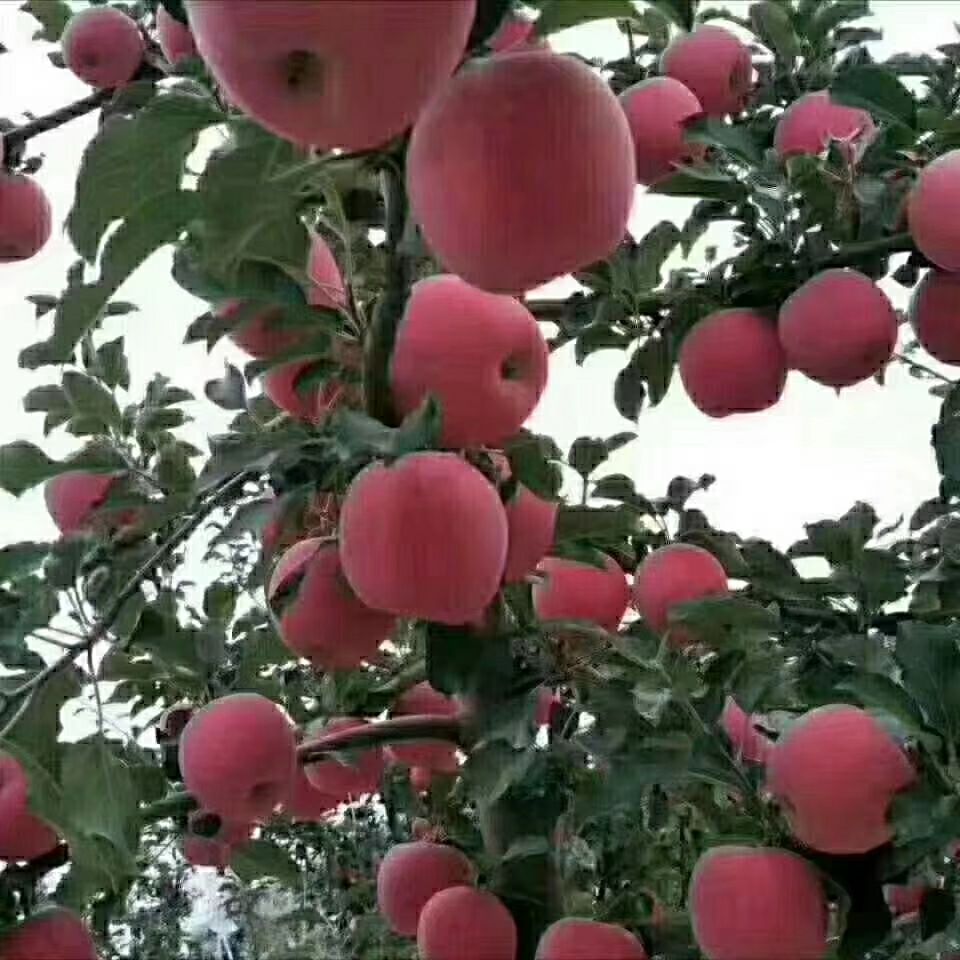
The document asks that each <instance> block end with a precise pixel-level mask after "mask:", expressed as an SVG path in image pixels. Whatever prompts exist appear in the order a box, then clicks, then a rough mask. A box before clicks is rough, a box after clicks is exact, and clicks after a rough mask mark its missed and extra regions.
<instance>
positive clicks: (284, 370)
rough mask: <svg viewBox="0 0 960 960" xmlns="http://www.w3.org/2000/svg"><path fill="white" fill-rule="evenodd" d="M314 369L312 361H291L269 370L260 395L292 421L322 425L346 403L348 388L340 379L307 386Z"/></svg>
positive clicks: (349, 393) (349, 396) (348, 397)
mask: <svg viewBox="0 0 960 960" xmlns="http://www.w3.org/2000/svg"><path fill="white" fill-rule="evenodd" d="M316 369H317V363H316V362H315V361H313V360H293V361H291V362H290V363H283V364H280V365H279V366H277V367H272V368H271V369H270V370H268V371H267V372H266V373H265V374H264V375H263V380H262V383H263V392H264V393H265V394H266V395H267V396H268V397H269V398H270V400H271V401H272V402H273V403H274V404H275V405H276V406H278V407H279V408H280V409H281V410H283V411H284V412H285V413H288V414H289V415H290V416H291V417H293V418H294V419H295V420H305V421H307V422H308V423H314V424H321V423H323V421H324V420H326V418H327V417H328V416H329V415H330V414H331V413H333V411H334V410H336V409H338V408H339V407H340V406H342V405H343V404H344V403H347V402H349V400H350V398H351V396H352V394H351V392H350V388H349V387H348V386H347V385H345V384H343V383H341V382H340V381H339V380H336V379H330V380H327V381H325V382H324V383H323V384H316V385H306V384H305V381H306V379H307V378H308V377H310V376H312V375H313V373H314V372H315V371H316Z"/></svg>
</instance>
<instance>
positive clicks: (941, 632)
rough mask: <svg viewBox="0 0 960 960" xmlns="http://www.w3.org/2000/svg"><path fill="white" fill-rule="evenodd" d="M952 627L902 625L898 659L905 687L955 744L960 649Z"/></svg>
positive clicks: (959, 712) (935, 726)
mask: <svg viewBox="0 0 960 960" xmlns="http://www.w3.org/2000/svg"><path fill="white" fill-rule="evenodd" d="M957 640H958V632H957V629H956V628H955V627H952V626H940V625H937V624H928V623H920V622H907V623H901V624H900V628H899V631H898V633H897V645H896V650H895V652H894V656H895V657H896V659H897V662H898V663H899V664H900V667H901V669H902V671H903V677H902V681H903V686H904V688H905V689H906V691H907V693H909V694H910V695H911V696H912V697H913V699H914V700H915V701H916V702H917V703H918V704H919V705H920V708H921V709H922V710H923V713H924V716H926V718H927V721H928V722H929V724H930V726H931V727H932V728H933V729H934V730H936V731H937V732H938V733H940V734H942V735H943V737H944V738H945V739H946V740H947V741H948V742H952V743H956V742H957V738H958V735H960V647H958V646H957Z"/></svg>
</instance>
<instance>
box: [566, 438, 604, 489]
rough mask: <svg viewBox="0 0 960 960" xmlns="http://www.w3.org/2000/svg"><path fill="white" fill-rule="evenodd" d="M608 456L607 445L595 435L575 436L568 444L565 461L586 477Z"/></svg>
mask: <svg viewBox="0 0 960 960" xmlns="http://www.w3.org/2000/svg"><path fill="white" fill-rule="evenodd" d="M608 456H609V453H608V451H607V445H606V443H604V441H603V440H600V439H599V438H597V437H577V439H576V440H574V441H573V443H572V444H571V445H570V451H569V452H568V453H567V463H569V464H570V466H571V467H573V469H574V470H576V471H577V473H579V474H580V476H581V477H583V478H584V479H586V478H587V477H589V476H590V474H591V473H593V471H594V470H596V469H597V467H599V466H600V464H602V463H604V462H605V461H606V459H607V457H608Z"/></svg>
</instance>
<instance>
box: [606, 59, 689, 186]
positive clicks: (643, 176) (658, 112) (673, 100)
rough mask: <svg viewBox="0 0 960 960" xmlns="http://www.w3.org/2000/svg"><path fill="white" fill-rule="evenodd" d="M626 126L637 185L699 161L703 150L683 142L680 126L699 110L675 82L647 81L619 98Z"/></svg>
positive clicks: (680, 84) (667, 79) (681, 127)
mask: <svg viewBox="0 0 960 960" xmlns="http://www.w3.org/2000/svg"><path fill="white" fill-rule="evenodd" d="M620 103H621V105H622V106H623V109H624V112H625V113H626V115H627V120H628V121H629V122H630V133H631V134H632V135H633V146H634V150H635V153H636V160H637V181H638V182H639V183H643V184H648V185H649V184H652V183H656V182H657V181H658V180H662V179H663V178H664V177H668V176H670V174H671V173H673V172H674V171H675V169H676V167H677V165H678V164H690V163H693V162H695V161H696V160H699V159H701V158H702V157H703V154H704V150H705V148H704V146H703V144H700V143H694V142H692V141H690V142H688V141H687V136H686V131H685V130H684V124H685V123H686V121H688V120H691V119H692V118H693V117H696V116H699V115H700V114H701V113H702V112H703V110H702V108H701V106H700V101H699V100H698V99H697V98H696V97H695V96H694V95H693V94H692V93H691V92H690V90H689V89H688V88H687V87H685V86H684V85H683V84H682V83H680V81H679V80H674V79H673V78H672V77H651V78H650V79H649V80H642V81H641V82H640V83H636V84H634V85H633V86H632V87H630V88H629V89H628V90H624V91H623V93H621V94H620Z"/></svg>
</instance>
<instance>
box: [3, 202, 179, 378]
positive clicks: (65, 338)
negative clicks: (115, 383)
mask: <svg viewBox="0 0 960 960" xmlns="http://www.w3.org/2000/svg"><path fill="white" fill-rule="evenodd" d="M195 213H196V195H195V194H193V193H187V192H185V191H182V190H174V191H171V192H169V193H164V194H160V195H157V196H153V197H151V199H149V200H147V201H145V202H144V203H142V204H141V205H140V206H139V207H137V208H136V210H134V211H133V212H132V213H131V214H130V215H129V216H128V217H127V219H126V220H124V222H123V223H122V224H121V225H120V226H119V227H118V228H117V230H116V231H115V232H114V233H113V234H112V235H111V237H110V239H109V240H108V241H107V244H106V246H105V248H104V251H103V256H102V258H101V269H100V279H99V280H98V281H97V282H96V283H94V284H88V285H84V286H80V287H74V288H72V289H70V290H68V291H67V292H66V294H65V295H64V297H63V299H62V300H61V301H60V304H59V306H58V307H57V312H56V314H55V317H54V329H53V334H52V336H51V337H50V339H49V340H46V341H44V342H42V343H39V344H33V346H31V347H27V348H26V349H25V350H24V351H23V352H22V353H21V354H20V364H21V366H24V367H27V368H28V369H31V370H33V369H36V368H37V367H39V366H43V365H44V364H50V363H66V362H68V361H69V360H70V359H71V357H72V355H73V351H74V348H75V347H76V345H77V344H78V343H79V342H80V339H81V338H82V337H83V335H84V334H85V333H86V332H87V331H88V330H89V329H90V328H91V327H92V326H93V325H94V324H95V323H96V322H97V320H98V318H99V317H100V314H101V311H102V310H103V308H104V306H105V305H106V304H107V302H108V301H109V299H110V298H111V297H112V296H113V295H114V294H115V293H116V292H117V290H118V289H119V288H120V286H121V285H122V284H123V282H124V281H125V280H126V279H127V277H129V276H130V274H131V273H133V271H134V270H135V269H136V268H137V267H139V266H140V264H141V263H142V262H143V261H144V260H146V259H147V257H149V256H150V254H152V253H154V252H155V251H156V250H158V249H159V248H160V247H162V246H164V245H166V244H168V243H172V242H173V241H174V240H176V239H177V237H178V236H179V235H180V234H181V233H182V232H183V230H184V228H185V227H186V226H187V224H188V223H189V222H190V220H191V219H193V216H194V214H195Z"/></svg>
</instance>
